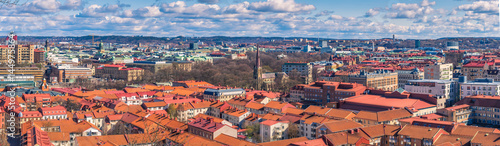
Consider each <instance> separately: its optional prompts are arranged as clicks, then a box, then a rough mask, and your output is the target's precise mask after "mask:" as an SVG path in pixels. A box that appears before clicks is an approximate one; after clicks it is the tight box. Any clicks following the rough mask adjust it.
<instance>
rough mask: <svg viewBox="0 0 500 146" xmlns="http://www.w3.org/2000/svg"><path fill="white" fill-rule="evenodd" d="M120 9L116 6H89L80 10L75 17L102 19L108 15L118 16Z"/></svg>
mask: <svg viewBox="0 0 500 146" xmlns="http://www.w3.org/2000/svg"><path fill="white" fill-rule="evenodd" d="M121 10H122V8H121V7H120V6H118V5H104V6H101V5H95V4H94V5H90V6H89V7H87V8H85V9H83V10H82V12H81V13H79V14H78V15H76V16H77V17H104V16H107V15H110V14H118V13H119V12H120V11H121Z"/></svg>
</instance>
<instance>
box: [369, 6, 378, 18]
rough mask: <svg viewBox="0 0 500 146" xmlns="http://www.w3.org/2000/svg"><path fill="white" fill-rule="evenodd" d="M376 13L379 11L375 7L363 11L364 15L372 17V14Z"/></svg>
mask: <svg viewBox="0 0 500 146" xmlns="http://www.w3.org/2000/svg"><path fill="white" fill-rule="evenodd" d="M378 13H380V11H379V10H378V9H375V8H374V9H370V10H368V11H367V12H366V13H365V17H372V16H375V15H377V14H378Z"/></svg>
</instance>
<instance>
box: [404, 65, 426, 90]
mask: <svg viewBox="0 0 500 146" xmlns="http://www.w3.org/2000/svg"><path fill="white" fill-rule="evenodd" d="M397 72H398V87H399V88H403V89H406V88H405V85H406V84H407V83H408V81H410V80H421V79H424V72H423V71H420V69H418V67H415V68H413V69H412V70H397Z"/></svg>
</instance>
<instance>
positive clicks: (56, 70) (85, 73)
mask: <svg viewBox="0 0 500 146" xmlns="http://www.w3.org/2000/svg"><path fill="white" fill-rule="evenodd" d="M49 72H50V74H49V77H50V82H53V83H54V82H59V83H61V82H69V83H73V82H75V81H76V79H78V78H83V79H88V78H91V77H92V70H91V69H90V68H87V67H82V66H73V65H70V64H61V65H55V66H54V65H53V66H51V67H50V71H49Z"/></svg>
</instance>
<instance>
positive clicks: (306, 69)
mask: <svg viewBox="0 0 500 146" xmlns="http://www.w3.org/2000/svg"><path fill="white" fill-rule="evenodd" d="M281 71H282V72H285V73H286V74H288V75H291V74H295V73H298V74H299V75H300V76H301V77H302V78H304V79H305V81H304V83H305V84H309V83H311V82H312V81H313V78H312V77H313V76H312V74H313V65H312V64H311V63H307V62H287V63H285V64H283V65H282V66H281Z"/></svg>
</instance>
